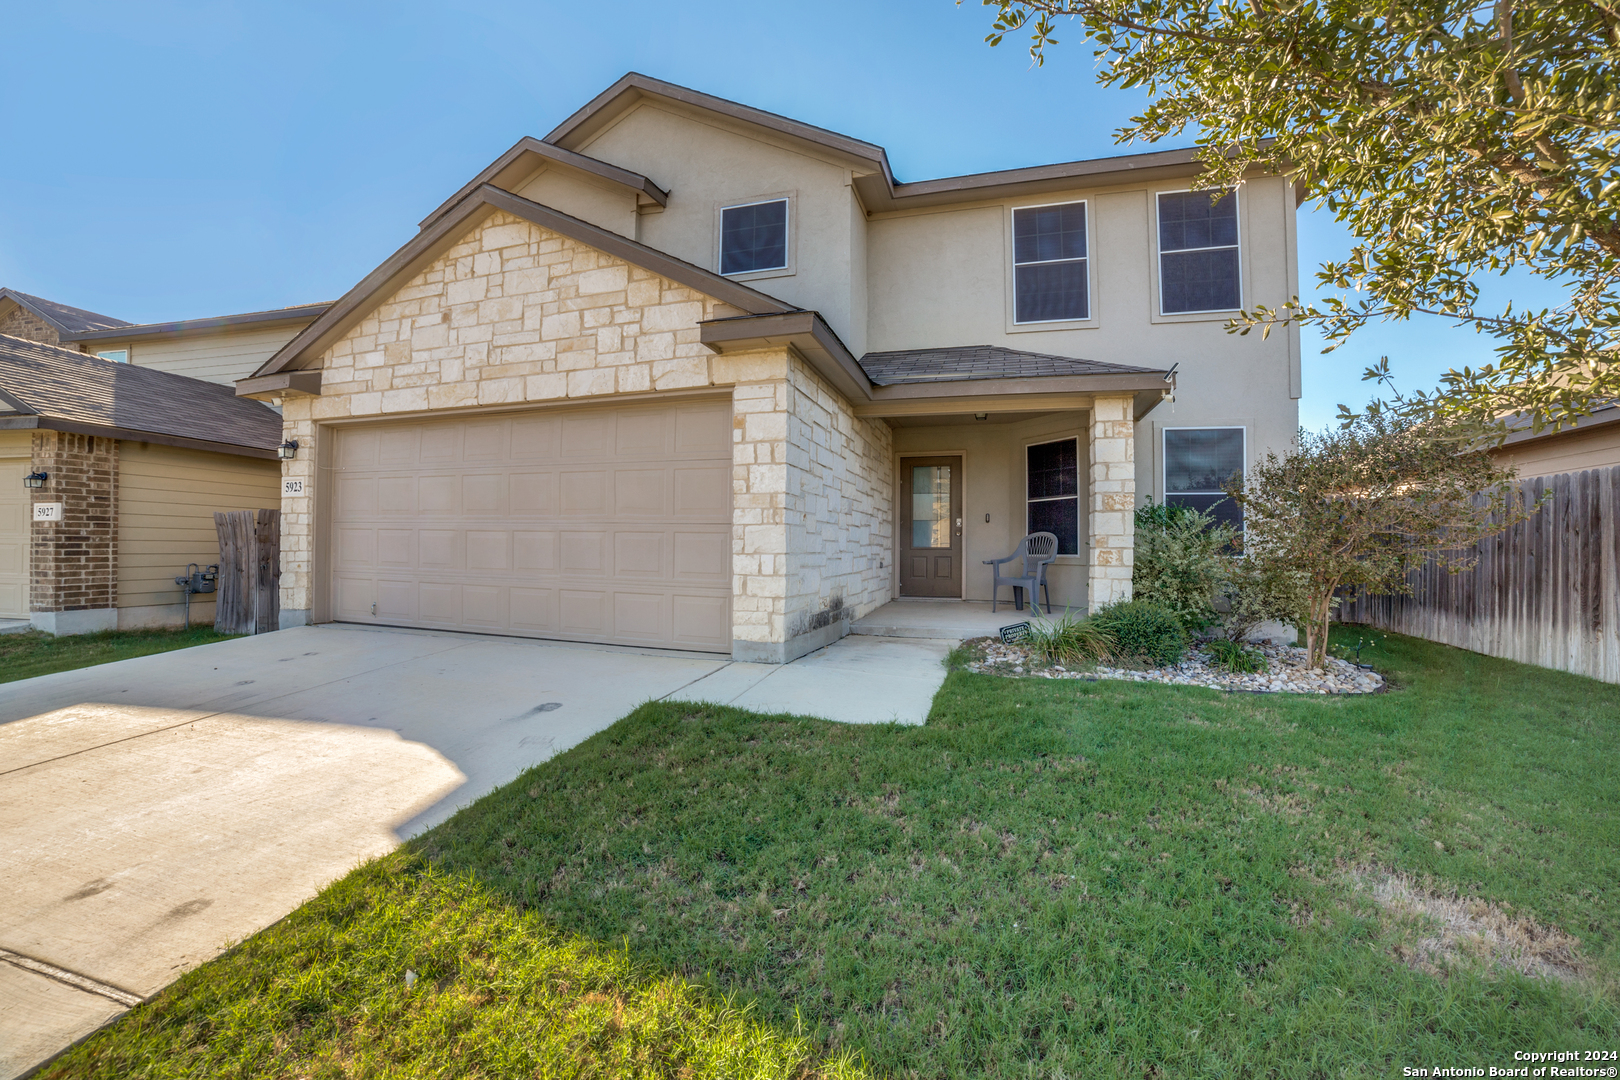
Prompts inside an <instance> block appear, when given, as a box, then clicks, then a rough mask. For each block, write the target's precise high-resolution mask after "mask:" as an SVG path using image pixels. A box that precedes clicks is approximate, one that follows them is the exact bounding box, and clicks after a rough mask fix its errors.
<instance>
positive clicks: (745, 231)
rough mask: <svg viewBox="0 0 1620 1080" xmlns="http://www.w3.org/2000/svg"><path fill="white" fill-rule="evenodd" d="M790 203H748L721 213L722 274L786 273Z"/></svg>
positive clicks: (728, 207) (775, 201) (731, 207)
mask: <svg viewBox="0 0 1620 1080" xmlns="http://www.w3.org/2000/svg"><path fill="white" fill-rule="evenodd" d="M787 264H788V201H787V200H786V199H772V200H771V201H770V202H757V203H746V204H744V205H742V206H727V207H725V208H723V209H722V210H721V211H720V272H721V273H722V274H752V273H754V272H755V271H759V270H786V269H787Z"/></svg>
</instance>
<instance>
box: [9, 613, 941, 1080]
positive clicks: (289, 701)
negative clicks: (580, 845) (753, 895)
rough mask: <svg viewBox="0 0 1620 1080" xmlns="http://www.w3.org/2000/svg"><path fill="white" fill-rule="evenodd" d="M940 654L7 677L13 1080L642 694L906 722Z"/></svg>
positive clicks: (356, 654) (204, 658)
mask: <svg viewBox="0 0 1620 1080" xmlns="http://www.w3.org/2000/svg"><path fill="white" fill-rule="evenodd" d="M949 644H950V643H949V642H919V641H904V642H900V641H885V640H883V639H876V638H853V637H852V638H846V639H844V641H841V642H839V643H837V644H836V645H834V646H832V647H831V648H829V649H826V650H823V651H822V652H821V653H818V654H814V655H813V656H811V657H806V658H804V659H803V660H801V661H798V662H797V663H795V664H790V665H786V666H784V667H761V666H759V665H749V664H734V663H731V662H730V661H728V660H726V659H725V658H722V657H705V656H701V655H698V654H672V653H664V652H647V651H637V650H629V649H614V648H607V647H595V646H585V645H563V644H556V643H548V642H536V641H524V640H519V639H511V638H494V637H476V636H469V635H464V634H441V633H430V632H418V631H408V630H384V629H376V628H359V627H332V626H323V627H303V628H299V629H296V630H284V631H281V632H279V633H275V634H266V635H262V636H260V637H254V638H241V639H237V640H234V641H228V642H221V643H218V644H215V645H206V646H201V647H198V648H193V649H185V650H181V651H178V652H172V653H164V654H161V655H158V656H148V657H141V658H138V659H134V660H126V661H121V662H119V663H116V664H107V665H103V666H101V667H95V668H87V669H84V670H81V671H72V672H64V673H62V674H59V675H47V676H44V677H41V678H37V679H29V680H26V681H23V682H17V683H7V684H0V865H3V866H4V867H5V872H4V873H3V874H0V1080H3V1078H7V1077H13V1076H17V1075H20V1074H22V1073H25V1072H27V1071H29V1070H31V1069H32V1068H33V1067H35V1066H36V1065H38V1064H39V1063H40V1062H42V1061H45V1060H47V1059H49V1058H50V1057H52V1056H54V1055H55V1054H56V1053H57V1052H59V1051H60V1050H62V1049H63V1048H65V1047H66V1046H68V1045H70V1044H71V1043H72V1042H74V1041H75V1040H77V1039H79V1038H82V1037H84V1036H85V1035H87V1034H89V1033H90V1032H92V1031H94V1030H96V1029H97V1028H98V1027H100V1026H102V1025H103V1024H105V1023H106V1022H107V1021H108V1020H110V1019H111V1018H113V1017H115V1016H117V1015H118V1014H120V1013H121V1012H123V1011H124V1010H125V1009H126V1008H128V1007H129V1006H130V1005H132V1004H135V1003H136V1002H138V1001H140V1000H143V999H145V998H148V997H150V996H151V995H153V994H155V993H156V992H157V991H159V990H161V989H162V988H163V987H164V986H166V985H168V984H169V983H170V982H172V981H173V980H174V979H175V978H177V977H178V976H179V975H181V974H182V973H184V972H185V971H187V970H189V969H191V968H193V967H195V966H197V965H198V964H201V963H203V962H204V961H206V960H208V959H210V958H212V957H214V956H216V955H218V954H219V953H220V952H222V951H223V950H224V949H226V948H228V947H229V946H230V945H231V944H232V943H234V942H236V941H239V940H241V939H242V938H244V937H247V936H249V935H250V934H252V933H254V932H255V931H257V930H260V929H262V928H263V927H265V926H267V925H269V924H270V923H272V922H274V921H276V920H277V919H279V918H281V917H282V916H284V915H285V914H287V913H288V912H289V911H291V910H292V909H293V908H295V907H297V906H298V905H299V904H301V903H303V902H304V901H305V900H307V899H309V898H310V897H311V896H313V895H314V894H315V893H316V892H317V891H318V890H319V889H320V888H321V887H322V886H323V885H325V884H327V883H328V882H330V881H332V880H334V879H336V878H338V877H341V876H342V875H343V874H345V873H347V872H348V871H349V870H350V869H352V868H353V867H354V866H355V865H357V864H358V863H360V862H362V861H364V860H365V859H367V858H371V857H374V856H376V855H380V854H383V853H385V852H387V851H390V850H392V849H393V848H394V847H395V846H397V844H398V843H399V841H400V840H401V839H402V838H405V837H409V836H411V835H414V834H415V833H418V832H420V831H422V830H424V829H426V828H428V827H430V826H432V825H434V824H436V823H438V822H440V821H442V820H444V819H445V818H447V817H449V816H450V815H451V814H452V813H454V811H455V810H456V809H457V808H458V807H460V806H463V805H466V804H467V803H470V802H472V801H474V800H475V799H477V798H478V797H479V796H481V795H483V794H485V793H486V792H488V791H490V790H491V789H493V788H495V787H498V786H500V785H501V784H504V783H506V782H508V781H510V780H512V779H513V778H515V777H516V776H517V775H518V774H519V773H521V772H522V771H523V770H524V769H526V768H528V767H530V766H532V765H535V764H537V763H539V762H542V761H544V760H546V759H547V758H549V757H551V756H552V755H553V754H555V753H558V752H560V751H562V750H566V749H568V748H569V747H571V746H573V745H575V744H577V743H578V742H580V741H582V740H583V739H585V738H587V737H589V736H590V735H592V734H594V733H595V732H597V731H600V730H601V729H603V728H605V727H607V726H608V725H609V724H611V723H613V722H614V721H615V720H617V719H619V718H620V717H622V716H624V715H625V714H626V713H628V712H630V711H631V710H633V709H634V708H635V707H636V706H638V705H639V704H641V703H642V702H645V701H648V700H652V699H659V698H665V697H676V698H680V699H687V700H710V701H724V702H729V703H734V704H737V705H739V706H742V707H746V708H754V709H762V710H768V711H793V712H801V713H808V714H811V715H822V716H827V717H828V718H829V719H844V720H855V721H869V722H870V721H884V720H900V721H910V722H913V723H915V722H919V721H921V720H922V719H923V718H924V717H925V716H926V714H927V709H928V705H929V702H930V701H931V700H932V698H933V694H934V691H935V690H937V689H938V687H939V684H940V682H941V680H942V679H943V677H944V670H943V668H942V667H941V666H940V663H939V660H940V658H941V657H943V655H944V652H945V650H946V648H948V646H949ZM832 675H836V676H837V677H836V678H835V679H829V678H828V676H832Z"/></svg>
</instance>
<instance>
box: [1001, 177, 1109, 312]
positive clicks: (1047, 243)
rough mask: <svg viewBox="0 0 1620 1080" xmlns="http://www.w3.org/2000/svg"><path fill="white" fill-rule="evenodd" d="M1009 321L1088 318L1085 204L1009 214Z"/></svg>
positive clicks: (1033, 208)
mask: <svg viewBox="0 0 1620 1080" xmlns="http://www.w3.org/2000/svg"><path fill="white" fill-rule="evenodd" d="M1012 214H1013V321H1014V322H1017V323H1038V322H1068V321H1073V320H1077V319H1087V318H1090V317H1091V296H1090V293H1089V288H1088V286H1089V278H1088V276H1087V275H1088V271H1087V269H1086V204H1085V203H1083V202H1077V203H1061V204H1059V205H1056V206H1020V207H1018V208H1016V209H1014V210H1013V212H1012Z"/></svg>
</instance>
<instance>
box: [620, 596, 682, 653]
mask: <svg viewBox="0 0 1620 1080" xmlns="http://www.w3.org/2000/svg"><path fill="white" fill-rule="evenodd" d="M667 601H668V597H666V596H665V595H664V594H663V593H650V592H649V593H641V592H624V591H622V590H621V591H618V592H615V593H614V594H613V636H614V637H617V638H620V639H621V640H625V641H635V642H654V641H667V640H668V639H669V625H668V615H667V614H666V612H665V610H664V609H665V605H666V603H667Z"/></svg>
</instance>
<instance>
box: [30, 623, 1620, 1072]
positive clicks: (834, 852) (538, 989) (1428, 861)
mask: <svg viewBox="0 0 1620 1080" xmlns="http://www.w3.org/2000/svg"><path fill="white" fill-rule="evenodd" d="M1351 640H1352V641H1353V640H1354V639H1353V637H1352V639H1351ZM1364 659H1366V660H1368V661H1370V662H1373V663H1376V664H1377V665H1378V666H1379V667H1380V668H1381V669H1382V670H1383V671H1385V672H1386V673H1387V674H1388V675H1389V676H1390V678H1391V679H1392V682H1393V683H1394V684H1395V686H1396V689H1395V690H1394V691H1392V692H1390V693H1387V694H1380V695H1375V696H1367V697H1358V698H1303V697H1283V696H1269V695H1227V694H1221V693H1217V692H1213V691H1207V690H1201V689H1194V688H1176V687H1164V686H1156V685H1142V684H1123V683H1075V682H1052V681H1046V680H1035V679H1023V680H1010V679H998V678H993V677H990V676H980V675H971V674H968V673H966V672H963V671H960V670H957V671H953V672H952V673H951V674H950V676H949V677H948V679H947V682H946V684H945V686H944V688H943V689H942V691H941V692H940V695H939V696H938V698H937V699H936V701H935V707H934V713H933V716H932V718H931V719H930V721H929V723H928V724H927V725H926V726H924V727H915V728H901V727H887V726H885V727H845V726H839V725H835V724H829V723H823V722H819V721H809V720H795V719H792V718H789V717H763V716H757V715H753V714H749V713H744V712H739V711H736V710H731V709H724V708H713V707H711V708H704V707H694V706H688V705H679V704H660V705H649V706H645V707H643V708H641V709H639V710H637V711H636V712H635V713H633V714H631V715H630V716H628V717H626V718H625V719H624V720H622V721H620V722H619V723H618V724H615V725H614V726H613V727H612V728H610V729H609V730H607V731H605V732H603V733H601V734H599V735H597V736H596V737H594V738H592V739H591V740H589V741H588V742H586V743H584V744H583V745H581V746H579V747H577V748H575V749H574V750H571V751H569V752H568V753H566V754H563V755H561V756H559V757H558V758H556V759H554V760H552V761H550V762H548V763H547V764H545V765H543V766H540V767H538V768H536V769H534V770H531V771H530V772H528V773H526V774H525V775H524V776H522V777H521V778H519V779H518V780H517V781H516V782H515V783H513V784H511V785H509V786H507V787H505V788H503V789H501V790H499V791H497V792H494V793H493V794H491V795H489V796H488V797H487V798H485V799H483V800H481V801H480V802H478V803H477V804H476V805H474V806H472V807H470V808H468V809H466V810H464V811H462V812H461V813H460V814H458V815H457V816H456V817H455V818H453V819H452V820H450V821H449V822H447V823H445V824H444V825H442V826H440V827H438V828H437V829H435V830H433V831H432V832H430V833H428V834H426V835H425V836H424V837H422V838H421V839H419V840H418V841H417V842H415V843H414V844H412V845H410V847H409V848H408V850H406V851H405V852H402V853H400V854H398V855H396V856H393V857H391V858H389V859H386V860H383V861H381V862H379V863H375V864H373V865H371V866H369V867H366V868H363V869H361V870H359V871H357V872H356V873H355V874H353V875H351V876H350V877H349V878H348V879H346V880H345V881H343V882H340V883H339V884H337V885H335V886H333V887H332V888H331V889H329V890H328V891H327V892H326V893H324V894H323V895H322V897H321V898H320V899H318V900H316V901H314V902H313V903H311V904H310V905H307V906H306V907H305V908H303V909H301V910H300V911H299V912H297V913H295V914H294V915H293V916H291V917H290V918H289V919H287V920H286V921H284V922H283V923H281V924H278V925H277V926H276V927H273V928H272V929H270V930H268V931H266V932H265V933H263V934H260V935H259V936H257V937H256V938H254V939H252V940H250V941H249V942H247V943H245V944H244V945H243V946H242V947H240V948H239V949H237V950H235V951H233V952H232V953H229V954H227V955H226V956H224V957H222V958H220V959H219V960H217V961H215V962H213V963H211V964H209V965H206V966H204V967H203V968H201V969H199V970H197V971H195V972H193V973H191V974H190V975H188V976H186V977H185V978H183V979H182V980H181V981H180V982H179V983H177V984H176V985H175V986H174V987H172V988H171V989H170V990H169V991H167V992H166V993H165V994H164V995H163V996H162V997H160V998H159V999H158V1000H157V1001H156V1002H154V1003H152V1004H150V1005H147V1006H144V1007H142V1008H140V1009H137V1010H135V1011H134V1012H133V1013H132V1014H131V1015H130V1016H129V1017H127V1018H126V1019H125V1020H123V1021H122V1022H120V1023H119V1024H117V1025H115V1026H114V1027H112V1028H110V1029H109V1030H107V1031H105V1032H103V1033H102V1034H100V1035H98V1036H96V1037H95V1038H93V1039H92V1040H90V1041H89V1042H88V1043H86V1044H85V1045H83V1046H81V1047H79V1048H78V1049H76V1050H75V1051H73V1052H72V1053H71V1054H70V1055H69V1056H68V1057H66V1058H65V1059H63V1060H62V1061H61V1062H59V1063H58V1064H57V1065H56V1066H54V1067H53V1068H52V1069H50V1070H47V1072H46V1074H45V1075H47V1076H58V1077H66V1076H105V1077H125V1076H165V1077H167V1076H198V1077H201V1076H226V1077H235V1076H250V1075H251V1076H259V1075H276V1076H300V1077H304V1076H308V1077H326V1076H367V1077H373V1076H374V1077H405V1076H412V1077H415V1076H422V1077H427V1076H433V1077H440V1076H489V1077H494V1076H669V1077H684V1076H693V1077H696V1076H715V1077H721V1076H727V1077H729V1076H759V1077H765V1076H798V1075H822V1074H825V1075H848V1074H852V1073H856V1072H860V1071H864V1072H866V1073H869V1074H871V1075H888V1076H898V1077H910V1076H918V1077H960V1076H993V1077H1049V1078H1053V1080H1055V1078H1058V1077H1068V1078H1074V1077H1082V1076H1084V1077H1098V1076H1102V1077H1112V1076H1118V1077H1240V1076H1241V1077H1250V1076H1256V1077H1258V1076H1264V1077H1274V1076H1275V1077H1339V1076H1391V1075H1393V1076H1399V1075H1401V1071H1400V1070H1401V1067H1402V1066H1403V1065H1413V1066H1416V1065H1441V1066H1470V1065H1478V1066H1488V1065H1493V1064H1494V1065H1499V1066H1506V1065H1510V1064H1512V1055H1513V1053H1514V1052H1515V1051H1519V1050H1555V1049H1556V1050H1575V1049H1586V1048H1592V1049H1599V1048H1602V1049H1610V1050H1612V1049H1615V1048H1616V1047H1617V1046H1620V1007H1617V1002H1620V996H1617V975H1620V897H1617V896H1616V892H1615V883H1616V882H1617V881H1620V799H1617V792H1620V765H1617V760H1620V754H1617V751H1620V687H1615V686H1605V685H1602V684H1599V683H1595V682H1592V681H1590V680H1586V679H1580V678H1576V677H1573V676H1568V675H1563V674H1559V673H1554V672H1548V671H1542V670H1539V669H1535V668H1528V667H1523V666H1519V665H1515V664H1511V663H1507V662H1503V661H1498V660H1492V659H1488V658H1485V657H1480V656H1475V655H1473V654H1470V653H1464V652H1460V651H1457V650H1453V649H1448V648H1446V647H1444V646H1438V645H1432V644H1428V643H1425V642H1420V641H1414V640H1410V639H1404V638H1398V637H1395V636H1390V637H1389V638H1388V639H1386V640H1385V641H1384V642H1382V643H1381V644H1379V645H1378V646H1375V647H1374V648H1369V649H1368V650H1367V652H1366V654H1365V656H1364ZM1391 874H1396V875H1401V878H1400V881H1402V882H1404V883H1405V888H1406V894H1407V895H1408V896H1409V897H1410V896H1413V895H1415V896H1417V897H1418V899H1420V900H1423V899H1425V898H1427V900H1428V901H1431V902H1433V903H1434V904H1435V905H1436V908H1435V910H1441V909H1442V908H1445V909H1446V910H1450V911H1452V912H1462V913H1463V914H1462V916H1460V918H1462V920H1463V925H1462V927H1461V931H1462V937H1461V938H1460V939H1459V940H1460V944H1456V945H1455V946H1454V947H1451V948H1449V949H1448V948H1439V949H1437V948H1436V947H1435V946H1434V942H1435V941H1436V940H1440V939H1442V937H1443V935H1442V934H1441V933H1440V932H1439V930H1438V929H1437V926H1436V924H1432V923H1430V922H1428V921H1426V917H1425V916H1422V915H1420V914H1413V913H1411V912H1410V911H1407V912H1406V913H1404V914H1403V913H1401V912H1400V911H1394V912H1393V913H1392V910H1391V909H1390V908H1387V907H1382V906H1380V905H1379V904H1377V903H1375V902H1374V900H1373V899H1372V897H1373V895H1374V888H1375V886H1377V885H1378V884H1379V883H1383V884H1384V885H1386V886H1387V885H1388V884H1389V880H1390V875H1391ZM1358 883H1360V884H1359V885H1358ZM1448 899H1449V900H1452V901H1455V902H1453V903H1451V904H1450V905H1449V908H1446V905H1445V904H1444V901H1446V900H1448ZM1470 920H1473V921H1470ZM1476 925H1477V926H1480V927H1494V928H1495V929H1496V930H1498V931H1501V932H1502V933H1503V934H1504V935H1505V936H1506V937H1508V938H1510V939H1516V940H1519V941H1521V942H1528V943H1529V947H1530V951H1531V953H1533V954H1535V955H1537V956H1541V957H1545V958H1551V960H1552V961H1554V962H1555V966H1554V967H1552V968H1549V969H1547V970H1549V971H1552V972H1553V973H1554V974H1552V975H1548V976H1544V977H1529V976H1526V975H1523V974H1520V973H1518V972H1517V971H1515V970H1512V969H1510V968H1509V967H1506V966H1503V965H1501V964H1497V963H1494V962H1492V960H1491V959H1490V958H1489V956H1486V955H1482V954H1480V955H1476V951H1475V950H1474V949H1473V948H1471V947H1470V945H1469V940H1470V939H1469V937H1468V931H1469V929H1470V927H1473V926H1476ZM1571 937H1573V938H1576V939H1579V940H1578V942H1572V941H1570V938H1571ZM407 969H410V970H414V971H415V972H417V973H418V974H419V976H420V979H419V981H417V982H416V984H415V986H414V987H412V988H411V989H409V990H407V988H406V986H405V982H404V975H405V972H406V970H407Z"/></svg>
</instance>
